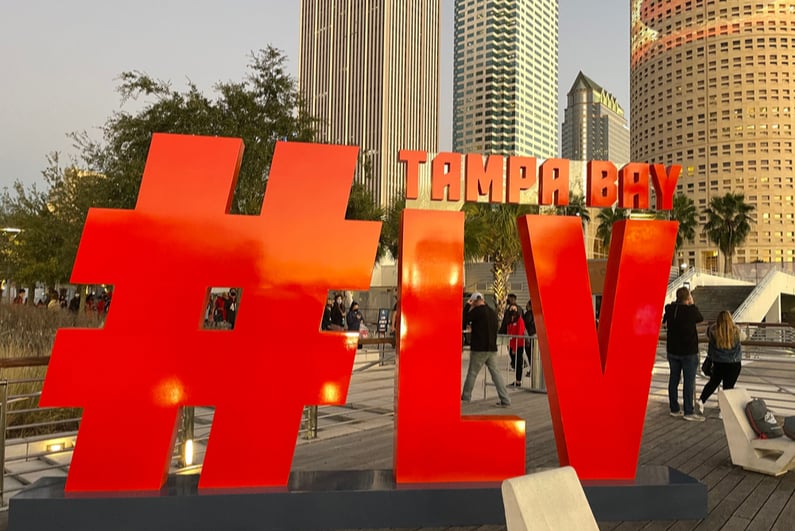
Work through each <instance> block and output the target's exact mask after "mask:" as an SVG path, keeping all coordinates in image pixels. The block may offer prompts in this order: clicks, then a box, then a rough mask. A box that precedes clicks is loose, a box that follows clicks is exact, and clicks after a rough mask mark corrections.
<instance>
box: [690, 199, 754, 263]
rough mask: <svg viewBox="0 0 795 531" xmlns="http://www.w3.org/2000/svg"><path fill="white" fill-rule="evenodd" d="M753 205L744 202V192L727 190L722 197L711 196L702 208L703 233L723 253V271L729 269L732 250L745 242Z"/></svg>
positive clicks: (732, 254)
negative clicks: (703, 218) (706, 206)
mask: <svg viewBox="0 0 795 531" xmlns="http://www.w3.org/2000/svg"><path fill="white" fill-rule="evenodd" d="M753 210H754V206H753V205H749V204H748V203H746V202H745V195H744V194H733V193H731V192H728V193H727V194H726V195H724V196H723V197H713V198H712V199H711V200H710V202H709V207H708V208H705V209H704V214H706V216H707V222H706V223H705V224H704V229H703V231H702V233H703V234H705V235H706V236H707V238H709V239H710V241H711V242H712V243H714V244H716V245H717V246H718V249H719V250H720V252H722V253H723V272H724V273H728V272H729V271H731V265H732V257H733V256H734V251H735V250H736V249H737V247H739V246H740V245H742V244H743V242H745V239H746V238H747V237H748V233H749V232H751V223H753V222H754V220H753V219H751V217H750V215H749V214H750V213H751V211H753Z"/></svg>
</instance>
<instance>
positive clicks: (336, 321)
mask: <svg viewBox="0 0 795 531" xmlns="http://www.w3.org/2000/svg"><path fill="white" fill-rule="evenodd" d="M329 327H330V329H331V330H345V307H344V306H343V305H342V295H339V294H338V295H337V296H336V297H334V305H333V306H332V307H331V325H329Z"/></svg>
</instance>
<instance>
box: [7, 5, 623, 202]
mask: <svg viewBox="0 0 795 531" xmlns="http://www.w3.org/2000/svg"><path fill="white" fill-rule="evenodd" d="M559 4H560V19H559V23H560V27H559V42H560V49H559V52H560V53H559V67H558V71H559V75H560V79H559V87H558V88H559V91H560V100H559V101H560V103H559V105H560V110H559V111H560V115H561V120H562V113H563V109H564V108H565V105H566V100H565V98H566V92H567V91H568V90H569V88H571V85H572V83H573V82H574V78H575V77H576V76H577V72H578V71H580V70H582V71H583V72H584V73H585V74H586V75H588V76H589V77H590V78H591V79H593V80H594V81H596V82H597V83H599V84H600V85H602V86H603V87H605V88H606V89H607V90H608V91H609V92H612V93H613V94H614V95H615V96H616V97H617V98H618V101H619V104H620V105H621V106H622V107H624V110H625V111H626V112H627V113H628V112H629V1H628V0H560V2H559ZM298 19H299V1H298V0H225V1H220V0H215V1H209V0H158V1H156V2H153V1H151V0H139V1H137V2H128V1H125V2H121V1H118V0H0V188H2V187H6V186H10V185H11V184H12V183H13V182H14V181H15V180H20V181H22V182H24V183H32V182H36V181H38V180H39V179H40V174H41V171H42V170H43V169H44V168H45V166H46V155H47V154H48V153H50V152H53V151H58V152H60V153H61V155H62V157H64V159H63V160H66V161H68V158H69V157H70V156H73V155H74V150H73V149H72V146H71V141H70V140H69V139H68V138H67V134H68V133H70V132H74V131H86V132H88V133H89V135H91V136H92V137H94V138H97V139H99V138H100V136H101V135H100V129H99V128H100V127H101V126H102V124H103V123H104V122H105V120H106V119H107V118H108V117H109V116H111V115H112V114H113V113H114V112H116V111H118V110H120V109H127V110H132V109H134V108H135V107H133V106H132V105H134V103H133V104H130V103H128V104H126V106H124V107H121V102H120V100H119V97H118V94H117V93H116V92H115V89H116V86H117V84H118V76H119V74H120V73H121V72H123V71H128V70H139V71H142V72H145V73H147V74H149V75H151V76H153V77H156V78H159V79H162V80H166V81H170V82H171V83H172V86H173V87H174V88H175V89H178V90H183V89H184V88H185V82H186V81H187V80H190V81H192V82H194V83H196V84H197V85H198V86H199V88H200V89H202V90H203V91H204V92H205V93H206V94H208V95H209V94H211V90H212V86H213V84H214V83H215V82H217V81H228V80H233V81H237V80H240V79H241V78H242V77H243V75H244V73H245V66H246V64H247V62H248V57H249V52H251V51H252V50H257V49H260V48H264V47H265V46H266V45H268V44H270V45H273V46H275V47H277V48H279V49H281V50H283V51H284V52H285V53H286V55H287V56H288V58H289V68H290V70H291V72H292V73H293V75H295V76H296V77H297V70H298V32H299V20H298ZM452 35H453V0H442V36H441V39H442V42H441V53H442V57H441V62H440V69H441V80H442V82H441V97H440V102H441V116H440V148H441V149H442V150H448V149H450V147H451V120H452V118H451V115H452V69H453V68H452V53H453V37H452Z"/></svg>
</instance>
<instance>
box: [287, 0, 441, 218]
mask: <svg viewBox="0 0 795 531" xmlns="http://www.w3.org/2000/svg"><path fill="white" fill-rule="evenodd" d="M439 11H440V1H439V0H301V33H300V55H301V60H300V67H299V86H300V91H301V94H302V95H303V97H304V98H305V100H306V104H307V109H308V111H309V114H310V115H312V116H314V117H316V118H317V119H318V120H319V122H318V126H317V127H318V137H317V139H318V141H321V142H330V143H335V144H349V145H357V146H359V148H360V157H361V164H360V169H362V168H366V169H365V171H359V172H358V175H357V179H359V180H360V181H361V182H362V183H363V184H364V185H365V186H367V188H368V189H369V190H370V191H371V192H372V194H373V198H374V199H375V201H376V202H377V203H378V204H380V205H381V206H387V205H389V204H390V203H391V202H392V201H393V200H394V199H395V197H396V196H397V195H398V194H400V193H401V192H402V187H403V181H404V175H405V168H404V166H403V165H402V164H400V163H398V151H399V150H400V149H414V150H424V151H428V152H436V151H438V149H439V148H438V144H439V24H440V21H439Z"/></svg>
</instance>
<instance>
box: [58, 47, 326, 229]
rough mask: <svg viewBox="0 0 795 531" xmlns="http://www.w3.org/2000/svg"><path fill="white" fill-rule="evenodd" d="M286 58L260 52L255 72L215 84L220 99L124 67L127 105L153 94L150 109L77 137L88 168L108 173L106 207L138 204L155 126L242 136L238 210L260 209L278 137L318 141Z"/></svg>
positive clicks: (123, 95) (254, 59)
mask: <svg viewBox="0 0 795 531" xmlns="http://www.w3.org/2000/svg"><path fill="white" fill-rule="evenodd" d="M285 61H286V57H285V56H284V54H283V53H282V52H281V51H280V50H277V49H276V48H273V47H268V48H266V49H264V50H260V51H259V52H257V53H253V54H252V56H251V62H250V63H249V65H248V74H247V75H246V76H245V78H244V79H243V80H242V81H240V82H226V83H218V84H216V85H215V90H216V92H217V93H218V96H217V98H216V99H210V98H208V97H206V96H205V95H204V94H202V93H201V92H200V91H199V89H198V88H197V87H196V85H194V84H193V83H189V84H188V88H187V90H186V91H184V92H179V91H176V90H173V89H172V88H171V87H170V85H169V84H168V83H167V82H164V81H160V80H156V79H153V78H151V77H149V76H148V75H146V74H144V73H141V72H124V73H123V74H122V75H121V85H120V87H119V89H118V92H119V94H120V96H121V99H122V103H124V102H126V101H127V100H130V99H137V98H141V97H144V98H148V99H150V100H151V101H149V102H148V103H147V104H145V105H144V107H143V108H142V109H141V110H139V111H137V112H135V113H129V112H125V111H120V112H117V113H115V114H114V115H113V116H111V117H110V118H109V119H108V120H107V122H106V123H105V125H104V127H103V128H102V130H103V139H102V141H94V140H92V139H91V138H89V137H88V135H86V134H85V133H82V134H75V135H73V138H74V140H75V142H76V145H77V147H78V148H80V150H81V152H82V158H83V160H84V162H85V165H86V167H87V168H89V169H91V170H93V171H95V172H97V173H101V174H103V175H106V176H107V178H108V180H109V181H108V182H109V184H110V186H108V188H107V190H106V192H107V194H106V196H105V197H101V198H98V204H100V205H101V206H107V207H113V208H132V207H133V206H134V205H135V201H136V198H137V194H138V188H139V185H140V182H141V176H142V174H143V169H144V165H145V163H146V156H147V153H148V151H149V143H150V141H151V138H152V133H153V132H163V133H182V134H195V135H209V136H213V135H217V136H227V137H237V138H242V139H243V141H244V143H245V146H246V148H245V151H244V154H243V162H242V165H241V168H240V173H239V175H238V184H237V190H236V193H235V197H234V201H233V206H232V210H233V212H236V213H243V214H254V213H257V212H259V210H260V207H261V205H262V197H263V194H264V190H265V182H266V178H267V175H268V172H269V169H270V163H271V160H272V158H273V150H274V146H275V144H276V141H277V140H281V139H290V140H296V141H305V142H306V141H312V140H313V138H314V124H315V120H314V119H312V118H311V117H309V116H308V115H307V114H306V112H305V111H304V107H303V104H302V101H301V98H300V96H299V93H298V90H297V88H296V83H295V80H294V79H293V78H292V77H291V76H290V75H289V74H288V73H287V72H286V70H285Z"/></svg>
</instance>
